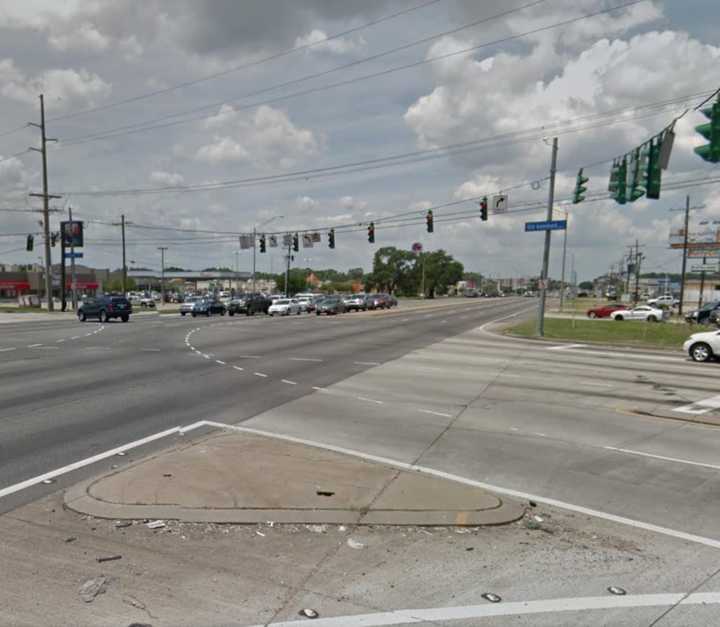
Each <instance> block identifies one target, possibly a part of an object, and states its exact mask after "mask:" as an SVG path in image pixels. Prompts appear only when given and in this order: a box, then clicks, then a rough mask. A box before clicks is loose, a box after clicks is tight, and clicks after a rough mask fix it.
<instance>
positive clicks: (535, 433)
mask: <svg viewBox="0 0 720 627" xmlns="http://www.w3.org/2000/svg"><path fill="white" fill-rule="evenodd" d="M530 435H539V436H540V437H541V438H545V437H547V434H546V433H540V432H539V431H531V432H530Z"/></svg>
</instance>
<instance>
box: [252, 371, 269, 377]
mask: <svg viewBox="0 0 720 627" xmlns="http://www.w3.org/2000/svg"><path fill="white" fill-rule="evenodd" d="M253 374H254V375H255V376H256V377H263V378H265V377H267V375H266V374H263V373H262V372H253Z"/></svg>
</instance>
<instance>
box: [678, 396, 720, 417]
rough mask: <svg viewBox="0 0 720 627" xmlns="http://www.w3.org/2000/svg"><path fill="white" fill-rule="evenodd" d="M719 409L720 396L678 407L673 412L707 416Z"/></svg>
mask: <svg viewBox="0 0 720 627" xmlns="http://www.w3.org/2000/svg"><path fill="white" fill-rule="evenodd" d="M718 408H720V396H711V397H710V398H706V399H703V400H701V401H695V402H693V403H690V404H689V405H683V406H682V407H676V408H675V409H673V411H677V412H680V413H682V414H706V413H708V412H709V411H711V410H713V409H718Z"/></svg>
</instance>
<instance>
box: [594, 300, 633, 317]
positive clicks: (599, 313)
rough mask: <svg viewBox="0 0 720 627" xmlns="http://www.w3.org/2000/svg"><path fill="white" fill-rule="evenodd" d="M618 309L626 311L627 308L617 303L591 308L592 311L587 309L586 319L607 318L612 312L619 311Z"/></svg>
mask: <svg viewBox="0 0 720 627" xmlns="http://www.w3.org/2000/svg"><path fill="white" fill-rule="evenodd" d="M620 309H627V307H626V306H625V305H618V304H617V303H615V304H613V305H601V306H600V307H593V308H592V309H588V311H587V317H588V318H608V317H610V314H611V313H612V312H613V311H619V310H620Z"/></svg>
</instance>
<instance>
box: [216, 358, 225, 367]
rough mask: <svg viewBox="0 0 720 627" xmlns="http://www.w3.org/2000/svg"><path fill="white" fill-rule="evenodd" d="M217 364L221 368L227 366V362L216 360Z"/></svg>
mask: <svg viewBox="0 0 720 627" xmlns="http://www.w3.org/2000/svg"><path fill="white" fill-rule="evenodd" d="M215 363H216V364H220V365H221V366H224V365H225V362H224V361H220V360H219V359H216V360H215Z"/></svg>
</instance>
